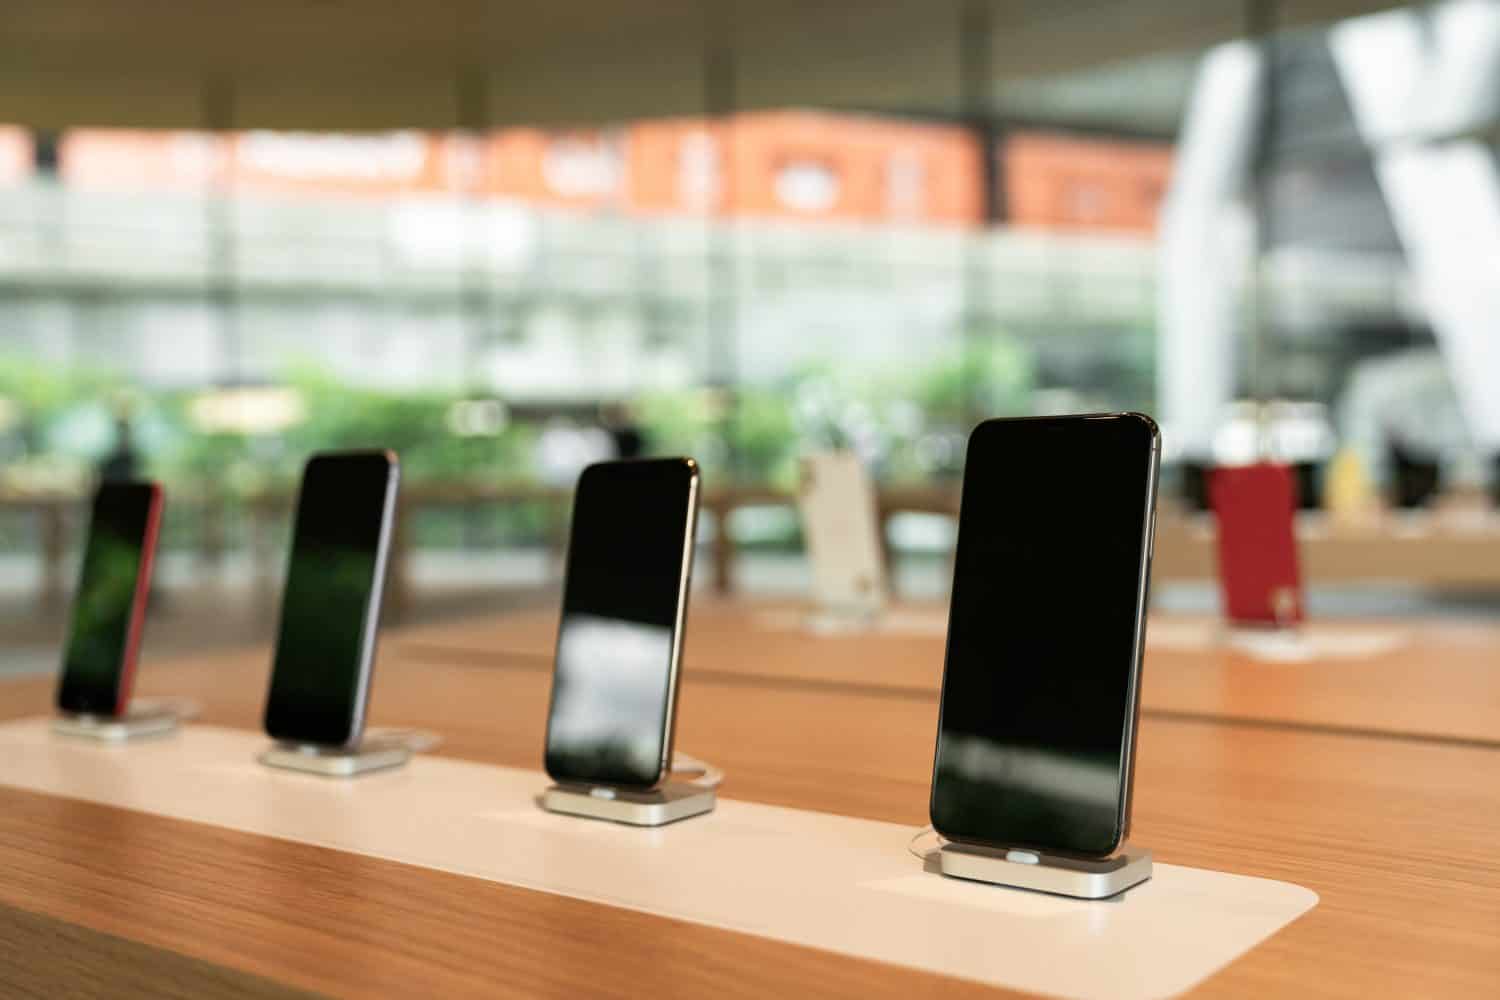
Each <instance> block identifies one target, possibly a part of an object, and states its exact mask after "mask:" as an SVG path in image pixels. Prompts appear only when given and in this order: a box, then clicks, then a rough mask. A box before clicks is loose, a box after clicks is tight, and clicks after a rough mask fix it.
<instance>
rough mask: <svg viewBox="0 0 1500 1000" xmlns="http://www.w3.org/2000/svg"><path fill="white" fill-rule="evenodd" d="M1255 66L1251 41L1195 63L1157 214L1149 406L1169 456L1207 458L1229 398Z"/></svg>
mask: <svg viewBox="0 0 1500 1000" xmlns="http://www.w3.org/2000/svg"><path fill="white" fill-rule="evenodd" d="M1264 71H1265V67H1264V58H1263V56H1262V55H1261V53H1260V52H1259V51H1258V50H1257V48H1256V46H1255V45H1254V44H1253V43H1251V42H1230V43H1227V44H1224V45H1219V46H1217V47H1215V48H1213V49H1210V50H1209V52H1208V53H1207V54H1206V55H1205V56H1204V58H1203V63H1202V65H1201V67H1200V68H1199V71H1198V79H1197V82H1196V84H1195V85H1194V87H1193V94H1192V98H1191V100H1190V101H1189V104H1188V110H1187V115H1186V117H1185V120H1184V123H1183V129H1182V135H1181V138H1180V139H1179V141H1178V146H1177V155H1176V166H1175V169H1174V170H1173V174H1172V183H1171V186H1170V187H1169V188H1168V191H1167V195H1166V198H1165V200H1164V201H1163V203H1162V212H1161V228H1160V232H1161V251H1160V253H1161V269H1160V273H1159V275H1158V281H1157V312H1158V326H1157V400H1158V409H1159V415H1160V416H1161V418H1162V421H1163V424H1164V427H1165V433H1166V435H1167V441H1166V446H1167V448H1168V449H1169V450H1170V451H1171V452H1172V453H1175V454H1178V455H1191V456H1206V455H1207V454H1208V453H1209V451H1210V449H1211V447H1212V442H1213V435H1214V431H1215V429H1216V428H1217V426H1218V422H1219V421H1220V420H1221V419H1222V417H1223V414H1224V411H1225V407H1226V405H1227V404H1228V403H1229V402H1230V400H1231V398H1232V397H1233V394H1234V360H1235V359H1234V343H1235V336H1234V335H1235V328H1236V324H1237V317H1238V314H1239V301H1238V296H1239V289H1240V288H1241V287H1242V285H1243V280H1244V278H1245V277H1246V275H1247V274H1248V272H1249V269H1250V267H1251V265H1252V261H1253V254H1254V241H1253V229H1252V225H1251V221H1250V219H1249V216H1248V212H1247V209H1246V207H1245V205H1244V202H1243V199H1242V197H1241V196H1242V194H1243V193H1244V191H1245V190H1246V188H1247V185H1248V183H1249V180H1250V172H1251V163H1252V157H1253V154H1254V143H1255V139H1256V131H1257V128H1256V123H1257V120H1258V117H1259V112H1260V101H1261V100H1262V97H1261V88H1260V80H1261V74H1262V73H1263V72H1264Z"/></svg>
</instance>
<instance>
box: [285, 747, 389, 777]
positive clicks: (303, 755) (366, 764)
mask: <svg viewBox="0 0 1500 1000" xmlns="http://www.w3.org/2000/svg"><path fill="white" fill-rule="evenodd" d="M411 758H412V749H411V747H409V746H407V745H405V744H404V743H384V742H375V743H366V744H362V745H361V746H358V747H353V748H342V747H323V746H315V745H312V744H307V743H278V744H276V745H275V746H273V747H271V748H270V749H269V750H267V751H265V752H264V753H262V754H261V755H260V756H259V757H257V758H256V760H258V761H260V762H261V763H262V764H264V765H266V766H267V767H279V768H282V769H284V770H288V771H301V772H303V773H304V774H317V775H322V776H323V777H325V778H352V777H354V776H355V775H360V774H368V773H369V772H371V771H386V770H390V769H391V768H394V767H400V766H402V765H403V764H405V763H406V762H407V761H409V760H411Z"/></svg>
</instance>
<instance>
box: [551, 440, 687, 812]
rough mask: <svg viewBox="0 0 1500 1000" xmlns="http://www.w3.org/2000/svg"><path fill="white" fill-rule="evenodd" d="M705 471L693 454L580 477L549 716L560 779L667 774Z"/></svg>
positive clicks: (554, 768) (634, 779)
mask: <svg viewBox="0 0 1500 1000" xmlns="http://www.w3.org/2000/svg"><path fill="white" fill-rule="evenodd" d="M697 475H698V473H697V466H696V465H695V464H694V463H693V462H692V461H691V460H688V459H652V460H647V461H626V462H604V463H601V464H599V465H592V466H590V467H589V468H587V469H585V470H584V471H583V474H582V475H581V476H580V477H579V480H578V489H577V492H576V493H575V495H574V498H573V528H572V534H571V536H570V538H569V541H568V561H567V571H566V579H565V582H564V584H563V606H562V623H561V626H560V628H559V630H558V638H557V658H556V664H555V668H554V673H553V679H552V705H551V710H550V711H549V713H548V716H547V750H546V764H547V773H548V774H550V775H551V776H552V777H553V778H554V779H555V780H557V781H561V782H569V783H578V784H599V785H621V786H625V787H638V788H650V787H652V786H654V785H656V784H657V783H658V782H659V781H660V780H661V778H662V760H663V758H664V757H665V756H666V753H667V752H668V751H669V750H670V740H671V724H672V719H671V710H672V701H673V698H672V694H673V689H674V680H675V679H674V678H673V676H672V672H673V666H674V659H675V649H676V645H677V642H678V635H679V631H678V630H679V625H680V622H681V620H682V616H683V611H684V609H683V608H682V607H681V604H682V601H683V594H684V581H685V579H686V577H687V575H688V572H689V570H690V568H691V559H692V544H691V542H692V530H693V525H694V522H695V510H696V503H697V493H696V489H695V484H696V481H697Z"/></svg>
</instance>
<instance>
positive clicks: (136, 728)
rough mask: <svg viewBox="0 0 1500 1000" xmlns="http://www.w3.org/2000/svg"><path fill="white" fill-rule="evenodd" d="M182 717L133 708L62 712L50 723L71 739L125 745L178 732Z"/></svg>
mask: <svg viewBox="0 0 1500 1000" xmlns="http://www.w3.org/2000/svg"><path fill="white" fill-rule="evenodd" d="M182 721H183V715H182V713H180V712H177V711H175V710H173V709H171V708H167V707H164V706H157V705H141V706H139V707H137V706H134V705H132V706H131V707H130V708H128V709H126V711H125V714H124V715H118V716H117V715H85V714H79V713H72V712H68V713H64V714H62V715H59V716H57V717H56V718H54V719H53V720H52V731H53V732H54V733H57V734H58V735H59V736H67V737H71V738H73V739H85V740H98V741H100V742H103V743H126V742H129V741H130V740H138V739H146V738H148V737H156V736H166V735H167V734H168V733H171V732H173V731H175V730H176V729H177V726H178V725H179V724H180V723H181V722H182Z"/></svg>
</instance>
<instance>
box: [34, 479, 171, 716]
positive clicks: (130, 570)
mask: <svg viewBox="0 0 1500 1000" xmlns="http://www.w3.org/2000/svg"><path fill="white" fill-rule="evenodd" d="M161 508H162V495H161V488H160V487H159V486H157V485H156V484H155V483H105V484H104V485H102V486H100V487H99V489H98V490H97V491H96V492H95V493H94V500H93V505H92V507H91V510H90V514H89V529H88V539H87V541H86V542H85V543H84V549H83V566H82V569H81V570H80V572H79V574H78V590H77V592H76V593H75V594H74V596H73V610H72V621H71V624H70V626H69V629H68V642H67V647H66V649H65V650H64V653H63V670H62V679H61V680H60V681H59V683H58V687H57V707H58V708H59V709H60V710H61V711H64V712H73V713H77V714H80V715H108V716H120V715H124V714H125V711H126V709H127V707H128V706H129V704H130V686H131V682H132V681H133V680H134V679H135V663H136V652H137V650H138V649H139V648H140V642H141V632H142V631H143V630H144V628H145V623H146V601H147V597H148V595H149V594H150V592H151V565H152V562H153V561H154V559H155V556H156V537H157V532H158V530H159V529H160V527H161Z"/></svg>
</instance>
